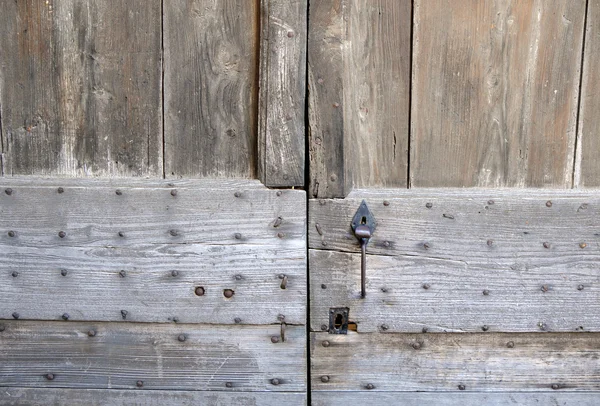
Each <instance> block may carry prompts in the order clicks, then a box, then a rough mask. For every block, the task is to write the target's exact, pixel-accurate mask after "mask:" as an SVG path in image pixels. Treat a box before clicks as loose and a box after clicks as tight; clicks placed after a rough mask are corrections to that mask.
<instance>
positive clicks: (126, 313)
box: [121, 310, 129, 320]
mask: <svg viewBox="0 0 600 406" xmlns="http://www.w3.org/2000/svg"><path fill="white" fill-rule="evenodd" d="M128 314H129V312H128V311H127V310H121V318H122V319H123V320H125V319H127V315H128Z"/></svg>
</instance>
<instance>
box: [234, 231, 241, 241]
mask: <svg viewBox="0 0 600 406" xmlns="http://www.w3.org/2000/svg"><path fill="white" fill-rule="evenodd" d="M233 237H234V238H235V239H236V240H241V239H242V234H240V233H235V234H234V235H233Z"/></svg>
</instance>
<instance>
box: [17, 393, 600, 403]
mask: <svg viewBox="0 0 600 406" xmlns="http://www.w3.org/2000/svg"><path fill="white" fill-rule="evenodd" d="M599 399H600V392H590V393H581V392H566V393H560V392H559V393H556V392H555V393H519V392H508V393H465V392H460V393H448V392H444V393H407V392H384V393H381V392H379V393H373V392H372V391H360V392H356V391H323V392H321V391H315V392H313V393H312V406H336V405H340V406H346V405H349V404H360V405H369V406H371V405H402V406H423V405H432V406H433V405H435V406H482V405H485V406H515V405H519V406H531V405H557V406H596V405H598V400H599ZM9 404H10V403H9ZM17 405H18V403H17Z"/></svg>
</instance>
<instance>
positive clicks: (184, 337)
mask: <svg viewBox="0 0 600 406" xmlns="http://www.w3.org/2000/svg"><path fill="white" fill-rule="evenodd" d="M177 339H178V340H179V341H180V342H184V341H185V340H186V339H187V337H186V336H185V334H179V336H177Z"/></svg>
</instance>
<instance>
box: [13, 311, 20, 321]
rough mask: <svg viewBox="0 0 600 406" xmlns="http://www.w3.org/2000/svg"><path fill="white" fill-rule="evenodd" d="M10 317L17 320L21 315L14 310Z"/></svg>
mask: <svg viewBox="0 0 600 406" xmlns="http://www.w3.org/2000/svg"><path fill="white" fill-rule="evenodd" d="M12 317H13V319H15V320H19V317H21V316H20V315H19V313H17V312H14V313H13V314H12Z"/></svg>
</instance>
